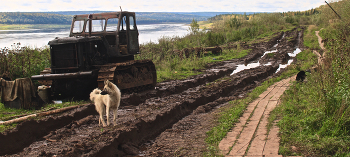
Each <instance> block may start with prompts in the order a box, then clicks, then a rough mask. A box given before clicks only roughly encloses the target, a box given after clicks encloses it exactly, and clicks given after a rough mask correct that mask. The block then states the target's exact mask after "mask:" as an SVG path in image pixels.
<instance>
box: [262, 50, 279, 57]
mask: <svg viewBox="0 0 350 157" xmlns="http://www.w3.org/2000/svg"><path fill="white" fill-rule="evenodd" d="M274 52H277V49H276V50H271V51H265V53H264V54H263V55H262V56H261V57H264V56H265V55H266V54H269V53H274Z"/></svg>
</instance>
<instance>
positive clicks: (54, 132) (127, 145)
mask: <svg viewBox="0 0 350 157" xmlns="http://www.w3.org/2000/svg"><path fill="white" fill-rule="evenodd" d="M283 34H285V35H283ZM298 34H300V33H298V31H297V29H294V30H292V31H290V32H286V33H282V32H281V33H278V34H276V35H275V37H274V38H273V39H271V40H270V41H268V42H261V43H258V44H253V45H252V46H247V45H245V47H246V48H250V49H252V53H251V54H249V55H248V56H246V57H244V58H241V59H234V60H230V61H224V62H220V63H217V64H213V65H209V66H208V68H207V70H203V74H201V75H197V76H193V77H190V78H189V79H186V80H176V81H168V82H162V83H158V84H157V87H156V89H154V90H148V91H144V92H140V93H132V94H126V95H123V96H122V100H121V105H122V106H121V107H120V109H119V111H118V118H117V124H118V125H117V126H109V127H106V128H102V127H99V126H98V116H97V112H96V111H95V109H94V105H93V104H88V105H85V106H83V107H79V108H77V109H74V110H71V111H68V112H66V113H63V114H59V115H51V116H48V117H46V118H43V119H40V120H35V119H32V120H28V121H25V122H22V123H21V124H19V125H18V126H17V127H16V128H15V129H14V130H11V131H8V132H5V133H4V134H0V155H5V156H53V155H57V156H127V155H137V154H138V153H139V152H140V151H141V150H140V149H141V147H140V146H141V145H143V144H144V143H147V142H148V141H153V140H154V139H155V138H156V137H157V136H159V135H160V134H162V133H163V132H166V131H168V130H169V128H171V127H172V126H175V125H180V124H179V123H180V122H182V119H183V118H184V117H186V116H189V115H191V116H192V115H193V114H197V115H200V113H205V112H210V111H211V110H213V109H214V108H216V107H217V106H220V105H221V104H224V103H226V102H228V101H231V100H234V99H237V98H240V97H242V96H244V95H245V94H246V93H247V92H248V91H249V90H252V89H254V88H255V87H256V86H258V85H259V84H260V83H261V82H263V81H264V80H266V79H267V78H270V77H272V76H276V75H278V74H275V72H276V70H277V69H278V67H279V64H280V63H281V62H282V61H283V58H282V59H281V58H276V59H270V61H272V60H273V62H272V64H271V65H268V66H258V67H256V68H252V69H247V70H243V71H241V72H238V73H236V74H234V75H232V76H230V74H231V73H232V71H233V70H235V69H236V67H237V65H239V64H244V63H247V62H251V61H257V60H259V58H260V57H261V56H262V55H263V52H264V51H267V50H269V48H271V47H272V46H273V45H275V44H276V43H277V40H278V39H281V38H282V35H283V36H290V37H292V38H289V39H290V40H283V41H284V42H285V46H283V45H282V44H281V45H279V47H277V49H278V50H279V49H281V50H279V51H280V52H284V53H290V52H291V51H293V48H294V47H295V46H296V45H297V46H298V45H299V43H300V40H297V39H298ZM299 37H300V36H299ZM281 43H282V42H281ZM286 45H287V46H286ZM277 56H278V55H277ZM267 60H268V59H267ZM158 144H159V143H158ZM148 149H150V150H152V147H150V148H148ZM172 151H175V150H172ZM172 151H170V152H172ZM172 153H174V152H172ZM145 154H152V153H149V152H148V153H147V152H146V153H145ZM162 155H166V156H167V154H164V153H162ZM150 156H153V155H150ZM170 156H172V155H170Z"/></svg>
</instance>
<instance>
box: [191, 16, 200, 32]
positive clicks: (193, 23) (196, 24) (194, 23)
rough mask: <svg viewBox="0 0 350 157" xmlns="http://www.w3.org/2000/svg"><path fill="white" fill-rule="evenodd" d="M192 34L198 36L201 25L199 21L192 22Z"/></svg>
mask: <svg viewBox="0 0 350 157" xmlns="http://www.w3.org/2000/svg"><path fill="white" fill-rule="evenodd" d="M189 29H190V32H191V33H194V34H196V33H197V32H198V31H199V24H198V23H197V20H194V18H193V20H192V22H191V24H190V28H189Z"/></svg>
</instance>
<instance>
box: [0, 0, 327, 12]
mask: <svg viewBox="0 0 350 157" xmlns="http://www.w3.org/2000/svg"><path fill="white" fill-rule="evenodd" d="M327 2H329V0H328V1H327ZM324 4H325V2H324V0H1V4H0V12H48V11H120V9H119V6H121V7H122V9H123V11H131V12H287V11H305V10H309V9H312V8H316V7H318V6H320V5H324Z"/></svg>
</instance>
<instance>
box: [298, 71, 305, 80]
mask: <svg viewBox="0 0 350 157" xmlns="http://www.w3.org/2000/svg"><path fill="white" fill-rule="evenodd" d="M305 77H306V73H305V71H300V72H299V73H298V74H297V78H296V80H297V81H300V82H303V81H304V79H305Z"/></svg>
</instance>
